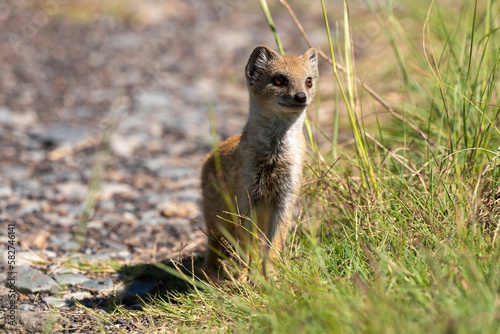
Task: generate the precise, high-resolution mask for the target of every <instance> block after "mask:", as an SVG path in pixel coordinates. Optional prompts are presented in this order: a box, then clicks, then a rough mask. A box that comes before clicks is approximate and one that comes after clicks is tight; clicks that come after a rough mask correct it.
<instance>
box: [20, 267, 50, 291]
mask: <svg viewBox="0 0 500 334" xmlns="http://www.w3.org/2000/svg"><path fill="white" fill-rule="evenodd" d="M57 287H58V284H57V282H56V281H54V280H53V279H52V278H51V277H50V276H47V275H45V274H43V273H42V272H40V271H39V270H36V269H33V268H31V267H27V266H23V267H19V268H18V269H17V281H16V289H17V291H19V292H21V293H37V292H46V291H52V290H55V289H56V288H57Z"/></svg>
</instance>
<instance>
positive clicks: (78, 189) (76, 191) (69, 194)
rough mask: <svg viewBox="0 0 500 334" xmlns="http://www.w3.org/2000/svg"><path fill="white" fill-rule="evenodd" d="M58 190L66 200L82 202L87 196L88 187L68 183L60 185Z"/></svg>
mask: <svg viewBox="0 0 500 334" xmlns="http://www.w3.org/2000/svg"><path fill="white" fill-rule="evenodd" d="M56 189H57V191H58V192H59V193H60V194H61V195H62V196H63V197H64V199H65V200H71V201H80V202H81V201H83V200H84V199H85V196H87V191H88V186H87V185H85V184H82V183H77V182H66V183H60V184H58V185H57V187H56Z"/></svg>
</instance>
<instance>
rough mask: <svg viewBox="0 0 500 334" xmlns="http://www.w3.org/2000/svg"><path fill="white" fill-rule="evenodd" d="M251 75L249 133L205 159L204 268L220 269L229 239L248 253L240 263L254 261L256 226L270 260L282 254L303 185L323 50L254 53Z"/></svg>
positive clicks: (248, 70) (262, 50)
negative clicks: (307, 123) (308, 116)
mask: <svg viewBox="0 0 500 334" xmlns="http://www.w3.org/2000/svg"><path fill="white" fill-rule="evenodd" d="M245 74H246V77H247V85H248V90H249V95H250V114H249V117H248V121H247V124H246V125H245V128H244V130H243V133H242V134H241V135H238V136H234V137H231V138H229V139H227V140H225V141H224V142H223V143H221V144H220V145H219V147H218V148H217V149H216V150H215V151H214V152H212V153H210V154H209V155H208V156H207V157H206V158H205V161H204V162H203V168H202V175H201V184H202V193H203V211H204V214H205V221H206V228H207V233H208V247H209V249H208V252H207V256H206V259H205V266H204V268H205V270H206V271H211V270H213V269H216V268H217V261H218V258H219V254H221V253H224V252H223V250H224V240H225V239H226V240H227V239H229V241H231V239H233V241H234V240H235V241H236V242H237V243H238V244H239V245H240V246H241V247H240V248H241V249H243V252H242V254H240V256H241V258H242V259H243V261H245V262H246V261H248V259H249V251H250V247H252V244H254V243H252V239H254V238H253V237H252V233H251V232H248V231H252V230H253V231H255V230H256V228H255V225H256V226H257V227H258V231H259V233H258V235H259V238H258V239H259V245H260V249H261V250H262V252H263V254H262V255H263V257H264V260H265V259H266V258H267V257H268V256H271V257H272V258H275V257H277V256H279V253H280V251H281V248H282V245H283V243H284V241H285V239H286V236H287V232H288V229H289V227H290V220H291V215H292V209H293V205H294V202H295V201H296V199H297V195H298V191H299V187H300V179H301V175H302V163H303V158H304V152H305V140H304V135H303V132H302V125H303V122H304V118H305V110H306V107H307V106H308V105H309V103H310V102H311V101H312V99H313V98H314V95H315V85H316V82H315V81H316V78H317V52H316V50H315V49H309V50H308V51H307V52H306V53H305V54H304V55H302V56H300V57H293V56H281V55H279V54H277V53H276V52H274V51H273V50H271V49H269V48H267V47H264V46H260V47H257V48H255V50H254V51H253V52H252V54H251V56H250V59H249V60H248V64H247V66H246V68H245ZM308 79H312V86H311V87H308V86H307V84H306V83H307V81H308ZM224 195H225V196H224ZM228 212H232V213H228ZM235 214H237V215H235ZM245 217H249V218H251V220H250V219H245ZM252 222H253V223H252ZM246 231H247V232H246ZM264 265H265V263H264Z"/></svg>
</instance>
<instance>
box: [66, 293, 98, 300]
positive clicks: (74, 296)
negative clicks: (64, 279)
mask: <svg viewBox="0 0 500 334" xmlns="http://www.w3.org/2000/svg"><path fill="white" fill-rule="evenodd" d="M63 298H64V299H66V300H67V301H73V300H83V299H86V298H92V294H91V293H90V292H88V291H81V292H70V293H67V294H65V295H64V296H63Z"/></svg>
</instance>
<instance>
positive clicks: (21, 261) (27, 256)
mask: <svg viewBox="0 0 500 334" xmlns="http://www.w3.org/2000/svg"><path fill="white" fill-rule="evenodd" d="M17 256H18V258H17V261H16V264H17V265H19V266H21V267H22V266H26V267H29V266H30V265H32V264H33V263H44V262H46V261H47V260H46V259H44V258H43V257H41V256H40V255H38V254H35V253H33V252H19V253H17Z"/></svg>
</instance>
